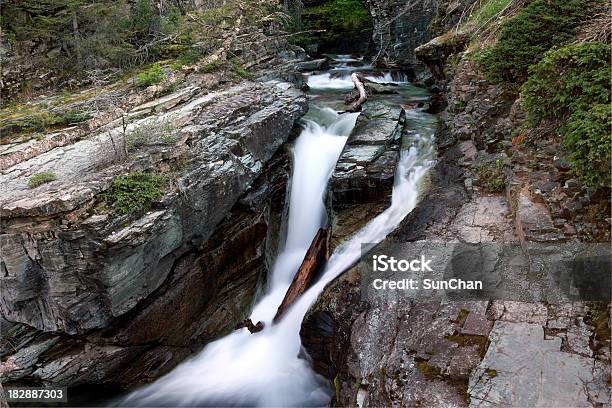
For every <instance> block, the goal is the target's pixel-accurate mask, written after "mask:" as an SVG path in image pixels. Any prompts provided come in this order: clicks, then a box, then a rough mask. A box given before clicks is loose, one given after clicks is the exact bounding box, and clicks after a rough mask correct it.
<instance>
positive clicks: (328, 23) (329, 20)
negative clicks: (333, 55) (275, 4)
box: [294, 0, 372, 50]
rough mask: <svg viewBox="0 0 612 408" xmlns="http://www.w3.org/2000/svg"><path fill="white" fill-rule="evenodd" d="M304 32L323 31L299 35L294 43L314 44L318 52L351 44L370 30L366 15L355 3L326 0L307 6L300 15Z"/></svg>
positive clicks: (347, 0)
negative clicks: (318, 46)
mask: <svg viewBox="0 0 612 408" xmlns="http://www.w3.org/2000/svg"><path fill="white" fill-rule="evenodd" d="M302 21H303V28H304V29H305V30H311V29H324V30H326V31H325V32H323V33H316V34H302V35H301V36H299V37H298V36H296V37H295V38H294V40H296V41H297V42H298V43H307V42H318V43H319V45H320V49H323V50H324V49H334V48H337V46H338V44H339V43H342V42H346V41H347V39H348V41H354V40H355V38H358V37H359V36H360V35H362V34H363V33H364V32H367V31H368V30H369V29H370V27H371V25H372V24H371V19H370V13H369V12H368V10H367V9H366V8H365V7H364V5H363V4H362V3H361V2H360V1H359V0H328V1H326V2H324V3H323V4H320V5H318V6H314V7H308V8H306V9H305V10H304V11H303V14H302Z"/></svg>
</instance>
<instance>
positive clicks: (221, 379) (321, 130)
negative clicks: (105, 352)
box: [120, 58, 433, 406]
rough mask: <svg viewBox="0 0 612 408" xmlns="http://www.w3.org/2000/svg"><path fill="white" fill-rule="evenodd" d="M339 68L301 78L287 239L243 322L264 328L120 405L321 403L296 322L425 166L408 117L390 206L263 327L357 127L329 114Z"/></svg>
mask: <svg viewBox="0 0 612 408" xmlns="http://www.w3.org/2000/svg"><path fill="white" fill-rule="evenodd" d="M347 60H348V58H339V61H338V64H337V65H338V66H339V67H340V68H338V66H337V67H336V68H334V69H332V70H330V72H327V73H323V74H320V75H312V76H310V77H309V85H310V86H311V90H312V92H311V93H312V94H313V95H312V100H311V106H310V112H309V114H308V115H307V116H306V117H305V119H304V120H303V130H302V133H301V134H300V136H299V137H298V139H297V140H296V142H295V146H294V148H293V156H294V157H293V175H292V180H291V194H290V204H289V218H288V220H287V224H288V227H287V238H286V242H285V246H284V248H283V250H282V252H281V253H280V254H279V255H278V257H277V259H276V262H275V264H274V266H273V268H272V273H271V276H270V281H269V285H268V292H267V294H266V295H265V296H264V297H263V298H262V299H261V300H260V301H259V303H258V304H257V305H256V306H255V308H254V310H253V312H252V315H251V319H252V320H253V322H257V321H263V322H265V325H266V328H265V329H264V330H263V331H261V332H259V333H255V334H251V333H249V331H248V330H247V329H242V330H239V331H235V332H233V333H231V334H229V335H228V336H226V337H224V338H222V339H219V340H217V341H215V342H212V343H210V344H208V345H207V346H206V347H205V348H204V349H203V350H202V351H201V352H200V353H199V354H198V355H196V356H194V357H192V358H191V359H190V360H188V361H185V362H184V363H182V364H181V365H179V366H178V367H177V368H176V369H174V370H173V371H172V372H170V373H169V374H167V375H166V376H164V377H162V378H160V379H159V380H158V381H156V382H155V383H153V384H151V385H148V386H146V387H143V388H141V389H139V390H137V391H135V392H133V393H132V394H130V395H129V396H127V397H126V398H125V399H124V400H122V401H121V403H120V404H121V405H124V406H215V405H217V406H218V405H224V406H227V405H254V406H255V405H256V406H322V405H326V404H327V402H328V401H329V399H330V397H331V391H330V389H329V384H328V382H327V381H326V380H325V379H323V378H321V377H320V376H318V375H317V374H315V373H314V372H313V371H312V369H311V367H310V364H309V362H308V361H307V360H306V359H304V358H303V357H298V355H300V354H304V353H300V351H301V341H300V336H299V331H300V326H301V323H302V319H303V317H304V315H305V313H306V312H307V310H308V308H309V307H310V305H311V304H312V303H313V302H314V301H315V300H316V298H317V296H318V295H319V293H321V291H322V290H323V288H324V287H325V285H326V284H327V283H329V282H330V281H331V280H332V279H334V278H335V277H336V276H338V275H339V274H340V273H341V272H343V271H344V270H346V269H347V268H348V267H350V266H351V265H352V264H354V263H355V262H356V261H358V259H359V257H360V254H361V244H362V243H377V242H380V241H381V240H382V239H383V238H384V237H385V236H386V235H387V234H388V233H390V232H391V231H392V230H393V229H394V228H395V227H396V226H397V225H398V223H399V222H400V221H401V220H402V219H403V218H404V217H405V216H406V215H407V214H408V213H409V212H410V211H411V210H412V209H413V208H414V206H415V205H416V201H417V196H418V191H417V189H418V185H419V181H420V180H421V179H422V177H423V175H424V174H425V173H426V172H427V170H428V168H429V167H430V166H431V164H432V158H433V140H432V138H433V136H432V135H433V130H432V128H433V125H432V119H431V117H429V118H428V117H427V115H426V114H422V113H416V112H411V113H410V114H409V118H408V119H409V120H411V121H412V122H411V123H414V124H415V127H417V128H418V129H416V130H413V131H412V132H411V133H410V135H409V136H410V140H409V141H408V144H407V145H405V147H406V148H405V149H404V150H402V152H401V158H400V162H399V164H398V166H397V170H396V176H395V186H394V189H393V197H392V203H391V206H390V207H389V208H388V209H387V210H385V211H384V212H383V213H381V214H380V215H378V216H377V217H376V218H374V219H372V220H371V221H370V222H369V223H368V224H367V225H365V226H364V227H363V228H362V229H361V230H359V231H358V232H357V233H356V234H355V235H353V236H352V237H351V238H350V239H348V240H347V241H346V242H344V243H343V244H342V245H340V246H339V247H338V248H337V249H336V250H335V251H334V253H333V254H332V257H331V258H330V260H329V262H328V264H327V266H326V268H325V270H324V272H323V274H322V276H321V278H320V280H319V281H318V282H317V283H316V284H314V285H313V286H312V287H311V288H310V289H308V290H307V291H306V292H305V293H304V295H303V296H302V297H300V298H299V299H298V301H297V302H296V303H295V304H294V305H293V306H292V307H291V308H290V309H289V310H288V311H287V313H286V314H285V316H284V317H283V319H282V320H281V321H280V322H279V323H277V324H274V325H273V324H272V319H273V317H274V315H275V313H276V310H277V308H278V306H279V304H280V303H281V301H282V299H283V296H284V295H285V292H286V291H287V289H288V287H289V285H290V283H291V280H292V279H293V275H294V274H295V272H296V271H297V269H298V268H299V266H300V264H301V262H302V260H303V258H304V255H305V253H306V251H307V249H308V246H309V245H310V243H311V241H312V239H313V238H314V236H315V234H316V232H317V230H318V229H319V228H320V227H321V226H323V225H324V224H325V223H326V219H325V214H326V212H325V206H324V203H323V196H324V192H325V189H326V185H327V182H328V179H329V177H330V176H331V173H332V171H333V168H334V166H335V163H336V161H337V160H338V157H339V155H340V153H341V152H342V148H343V146H344V144H345V142H346V140H347V138H348V136H349V134H350V132H351V130H352V129H353V127H354V126H355V121H356V120H357V116H358V114H354V113H350V114H337V113H336V110H334V109H333V108H334V107H337V108H339V106H340V105H339V103H340V101H341V98H342V94H343V93H344V92H345V91H346V90H347V89H350V88H352V83H351V84H350V87H349V86H348V84H347V81H348V82H350V78H349V75H350V73H349V72H350V71H354V70H355V66H354V65H352V66H346V64H347V63H348V62H353V61H355V60H351V61H347ZM343 64H344V65H345V66H343ZM368 68H369V67H368ZM343 69H345V70H344V71H343ZM334 71H335V72H334ZM372 78H377V79H379V80H380V82H389V81H393V82H395V83H397V84H399V86H398V88H400V89H401V90H402V92H403V94H401V93H400V95H401V96H402V97H403V98H406V96H407V95H408V96H410V95H412V97H416V98H417V99H418V98H419V97H421V98H422V97H423V93H422V91H419V90H417V89H416V88H414V87H412V86H411V85H409V84H405V85H403V86H402V84H401V82H402V81H401V77H398V76H392V75H390V74H387V76H385V75H372ZM404 100H405V99H404ZM419 127H420V128H419Z"/></svg>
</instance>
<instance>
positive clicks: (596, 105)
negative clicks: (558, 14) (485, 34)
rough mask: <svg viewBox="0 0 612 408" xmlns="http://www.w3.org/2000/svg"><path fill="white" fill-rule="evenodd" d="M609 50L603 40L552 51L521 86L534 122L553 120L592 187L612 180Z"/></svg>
mask: <svg viewBox="0 0 612 408" xmlns="http://www.w3.org/2000/svg"><path fill="white" fill-rule="evenodd" d="M610 51H611V48H610V45H608V44H604V43H598V42H591V43H582V44H572V45H567V46H565V47H561V48H558V49H553V50H550V51H549V52H547V53H546V54H545V55H544V57H543V58H542V61H540V62H539V63H538V64H537V65H535V66H533V67H531V69H530V70H529V79H528V80H527V82H525V84H524V85H523V87H522V89H521V101H522V105H523V107H524V108H525V110H526V111H527V113H528V115H529V119H530V122H531V123H532V124H533V125H538V124H539V123H540V122H541V121H542V120H550V121H552V123H553V124H554V126H555V127H556V128H557V129H558V130H559V132H560V133H561V134H562V135H563V146H564V147H565V149H566V151H567V156H568V159H569V160H570V164H571V165H572V168H573V170H574V172H575V173H576V174H577V175H578V176H579V177H580V178H581V179H582V180H583V181H584V182H586V183H587V184H590V185H606V184H609V182H610V148H611V144H610V132H611V128H610V79H609V78H610V77H609V75H610V61H609V56H610Z"/></svg>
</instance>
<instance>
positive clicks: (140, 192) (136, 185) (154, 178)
mask: <svg viewBox="0 0 612 408" xmlns="http://www.w3.org/2000/svg"><path fill="white" fill-rule="evenodd" d="M165 184H166V177H164V176H159V175H155V174H151V173H144V172H140V171H135V172H132V173H130V174H128V175H127V176H120V177H117V178H115V179H114V180H113V184H112V186H111V188H110V189H109V190H108V191H106V192H105V193H104V195H103V199H104V200H105V201H106V202H107V203H108V205H109V206H110V207H111V208H112V209H113V211H114V212H115V213H116V214H130V213H132V212H135V211H148V210H149V209H150V208H151V205H152V204H153V202H154V201H155V200H157V199H158V198H160V197H161V196H162V194H163V189H164V186H165Z"/></svg>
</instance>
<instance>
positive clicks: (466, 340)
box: [446, 334, 489, 358]
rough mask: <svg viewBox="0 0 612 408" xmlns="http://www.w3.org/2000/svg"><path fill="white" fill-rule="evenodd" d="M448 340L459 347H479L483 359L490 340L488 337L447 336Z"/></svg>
mask: <svg viewBox="0 0 612 408" xmlns="http://www.w3.org/2000/svg"><path fill="white" fill-rule="evenodd" d="M446 339H447V340H450V341H452V342H453V343H457V344H458V345H459V346H464V347H465V346H478V354H479V355H480V357H481V358H484V355H485V353H486V352H487V347H488V345H489V339H488V338H487V337H486V336H477V335H467V334H453V335H450V336H446Z"/></svg>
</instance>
